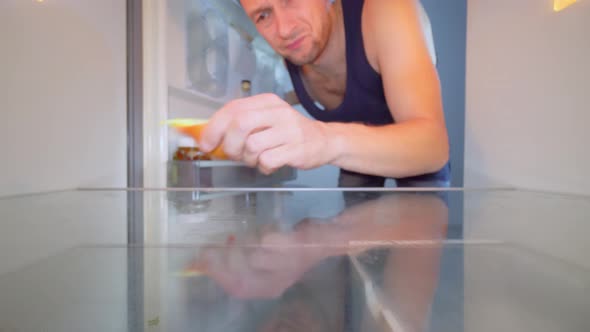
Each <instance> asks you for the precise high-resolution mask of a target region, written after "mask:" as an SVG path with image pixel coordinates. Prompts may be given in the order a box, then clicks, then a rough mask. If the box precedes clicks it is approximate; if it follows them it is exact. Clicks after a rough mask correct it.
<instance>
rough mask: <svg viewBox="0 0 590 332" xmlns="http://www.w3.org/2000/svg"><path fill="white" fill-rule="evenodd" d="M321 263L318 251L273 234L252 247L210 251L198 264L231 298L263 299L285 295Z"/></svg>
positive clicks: (209, 249)
mask: <svg viewBox="0 0 590 332" xmlns="http://www.w3.org/2000/svg"><path fill="white" fill-rule="evenodd" d="M319 260H321V256H320V255H318V252H317V250H316V249H313V248H306V247H303V246H300V245H298V240H297V239H296V238H295V237H293V236H290V235H285V234H279V233H269V234H267V235H264V236H263V237H262V240H261V241H259V242H258V243H251V244H250V245H233V246H232V245H229V246H224V247H210V248H206V249H204V250H203V252H202V254H201V255H200V257H199V258H198V259H197V261H196V263H195V264H197V265H198V266H200V267H202V268H203V269H204V270H205V271H206V274H207V275H208V276H209V277H211V278H212V279H214V280H215V281H216V282H217V283H218V284H219V285H220V286H221V287H222V288H223V289H224V290H225V291H226V292H227V293H228V294H229V295H231V296H234V297H236V298H240V299H263V298H276V297H279V296H281V295H282V294H283V292H284V291H285V290H286V289H288V288H289V287H290V286H292V285H293V284H294V283H296V282H297V281H298V280H299V279H300V278H301V277H302V276H303V274H305V272H306V271H308V270H309V269H310V268H311V267H313V265H314V264H315V263H316V262H318V261H319Z"/></svg>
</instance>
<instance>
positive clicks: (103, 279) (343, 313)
mask: <svg viewBox="0 0 590 332" xmlns="http://www.w3.org/2000/svg"><path fill="white" fill-rule="evenodd" d="M185 192H188V193H198V194H201V193H208V192H209V193H215V195H214V196H208V197H207V196H205V195H202V196H196V197H194V198H193V201H191V202H188V203H191V204H200V205H199V208H198V209H193V210H191V209H181V208H179V207H181V206H182V205H183V204H185V203H186V202H183V201H181V200H178V199H177V198H178V197H177V196H175V195H170V194H171V193H175V192H173V191H172V192H171V191H158V190H145V191H144V190H137V191H130V192H127V191H124V190H118V191H117V190H113V191H110V190H104V191H93V190H88V191H72V192H67V193H58V194H55V195H52V194H50V195H45V196H31V197H19V198H12V199H7V200H0V217H1V218H0V220H2V221H3V223H4V225H12V226H11V227H5V228H4V229H3V232H2V234H1V235H2V236H4V238H3V241H0V248H2V249H3V250H2V252H0V254H5V253H10V252H12V255H16V253H18V252H21V251H23V250H27V249H30V248H31V247H33V246H34V244H35V243H36V241H39V239H40V238H45V237H46V234H51V235H52V236H53V237H55V241H60V240H62V239H60V238H59V236H57V235H56V233H48V230H49V229H51V228H53V227H58V226H59V227H58V228H59V229H60V230H62V231H60V232H59V233H61V234H62V235H61V236H62V237H63V238H64V239H65V238H68V237H69V236H72V234H73V232H71V230H72V229H76V230H77V232H84V231H86V232H87V234H88V235H92V234H93V233H96V232H97V230H101V229H102V228H101V226H97V225H102V226H104V225H109V224H110V225H117V224H120V225H121V226H123V225H125V221H126V218H125V213H124V212H125V211H124V210H125V208H124V207H127V204H128V202H134V201H137V199H135V198H133V199H130V200H129V201H128V198H129V197H133V196H138V198H139V200H140V201H141V200H143V201H145V202H159V203H160V204H159V206H160V207H161V208H163V209H165V210H166V211H167V213H166V214H163V216H162V217H160V218H147V216H146V219H145V220H137V221H136V222H137V223H138V224H141V226H142V227H144V228H145V229H146V233H149V236H146V239H147V240H146V241H145V242H144V243H141V244H140V245H134V246H127V245H126V244H125V243H123V241H120V243H116V242H115V243H113V242H111V243H110V244H109V243H106V244H105V242H103V241H102V240H101V239H97V238H95V237H83V236H82V237H81V238H82V239H84V241H82V242H76V243H72V244H71V245H70V247H69V248H62V249H61V250H59V251H57V252H53V253H52V254H51V255H50V256H44V257H42V258H41V259H37V260H35V261H29V262H28V263H27V264H24V265H22V264H21V265H20V267H18V268H15V269H12V270H11V271H8V272H6V273H3V274H0V294H2V296H0V329H17V330H18V329H20V330H23V331H71V330H75V331H79V330H84V331H107V330H108V331H141V330H147V331H152V330H159V331H204V332H208V331H240V332H241V331H244V332H246V331H276V330H277V329H279V330H280V328H281V327H282V326H290V327H291V328H292V329H293V330H294V331H363V332H364V331H396V332H399V331H402V332H403V331H412V332H413V331H442V332H446V331H453V332H455V331H495V330H497V328H498V324H499V323H498V322H501V328H502V331H508V332H512V331H515V332H516V331H519V332H520V331H525V332H527V331H535V332H545V331H547V332H549V331H557V330H559V331H580V332H582V331H583V332H587V331H589V330H590V328H589V327H590V319H589V317H588V315H587V308H588V307H590V266H589V265H588V260H587V253H588V252H589V248H588V245H589V244H588V241H587V234H588V233H589V232H590V229H589V228H590V224H589V223H588V219H587V217H588V215H590V198H588V197H581V196H563V195H557V194H546V193H534V192H525V191H517V190H476V191H431V192H428V191H425V192H401V191H395V190H391V191H388V192H377V191H370V190H364V191H342V190H337V189H331V190H288V189H287V190H286V189H282V190H279V189H273V190H271V189H270V188H268V190H251V189H248V190H246V189H245V190H237V189H234V190H211V191H210V190H199V191H197V190H192V191H185ZM453 199H462V200H464V203H465V204H464V207H465V209H464V211H461V213H462V216H463V217H464V225H463V226H464V228H465V232H464V238H463V239H452V240H449V239H448V230H449V226H450V225H451V220H449V218H450V216H451V215H453V213H451V212H453V211H451V210H452V206H451V205H448V204H447V203H448V201H450V200H453ZM122 207H123V209H121V208H122ZM71 211H77V212H75V213H70V212H71ZM146 220H147V221H146ZM101 222H102V223H101ZM60 225H61V226H60ZM17 226H18V227H17ZM125 226H126V225H125ZM505 231H506V232H505ZM39 232H40V233H39ZM9 240H11V241H12V243H13V244H14V245H16V244H21V247H20V248H19V247H2V246H3V245H5V243H6V242H7V241H9ZM112 241H115V240H112ZM7 257H10V256H7ZM0 263H3V261H2V260H0ZM142 326H143V327H144V329H141V327H142Z"/></svg>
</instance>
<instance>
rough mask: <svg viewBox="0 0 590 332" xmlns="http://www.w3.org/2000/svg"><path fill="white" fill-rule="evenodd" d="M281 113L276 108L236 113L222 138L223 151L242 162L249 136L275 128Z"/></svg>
mask: <svg viewBox="0 0 590 332" xmlns="http://www.w3.org/2000/svg"><path fill="white" fill-rule="evenodd" d="M281 113H282V112H281V109H280V108H277V107H270V108H262V109H252V110H244V111H239V112H236V113H235V115H234V117H233V120H232V122H231V124H230V126H229V128H228V129H227V131H226V133H225V136H224V138H223V145H224V151H225V152H226V153H227V154H228V155H229V156H230V157H232V158H233V159H236V160H242V159H243V154H244V150H245V148H246V141H247V140H248V138H249V137H250V135H252V134H254V133H257V132H261V131H265V130H267V129H270V128H272V127H275V126H276V125H277V124H278V123H279V122H280V117H281Z"/></svg>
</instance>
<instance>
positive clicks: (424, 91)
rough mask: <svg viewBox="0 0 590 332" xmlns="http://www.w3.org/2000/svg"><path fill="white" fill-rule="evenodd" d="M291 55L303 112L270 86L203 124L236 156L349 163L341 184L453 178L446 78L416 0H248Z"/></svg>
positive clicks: (209, 142) (207, 145)
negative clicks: (442, 87) (444, 101)
mask: <svg viewBox="0 0 590 332" xmlns="http://www.w3.org/2000/svg"><path fill="white" fill-rule="evenodd" d="M241 4H242V6H243V8H244V11H245V12H246V14H247V15H248V16H249V17H250V19H251V20H252V21H253V22H254V24H255V25H256V28H257V30H258V32H259V33H260V34H261V35H262V36H263V37H264V38H265V39H266V41H267V42H268V43H269V44H270V46H272V47H273V49H274V50H275V51H276V52H277V53H278V54H280V55H281V56H282V57H284V59H285V63H286V65H287V69H288V70H289V74H290V76H291V80H292V82H293V86H294V88H295V93H296V95H297V98H298V100H299V101H300V102H301V104H302V105H303V106H304V107H305V109H306V110H307V111H308V112H309V113H310V115H311V116H313V117H314V118H315V120H312V119H309V118H306V117H305V116H303V115H301V114H300V113H299V112H297V111H296V110H294V109H293V108H292V107H291V106H290V105H289V104H288V103H287V102H285V101H284V100H282V99H280V98H279V97H277V96H275V95H272V94H264V95H258V96H254V97H249V98H244V99H239V100H235V101H232V102H230V103H228V104H227V105H226V106H225V107H223V108H222V109H221V110H219V111H218V112H217V113H216V114H215V115H214V116H213V117H212V118H211V120H210V122H209V125H208V126H207V128H206V129H205V131H204V132H203V136H202V139H201V141H200V147H201V149H202V150H203V151H205V152H209V151H211V150H212V149H214V148H215V147H217V146H219V145H220V144H222V146H223V149H224V151H225V152H226V154H227V155H229V156H230V157H231V158H232V159H234V160H239V161H243V162H245V163H246V164H248V165H250V166H253V167H258V168H259V169H260V170H261V171H262V172H264V173H272V172H273V171H275V170H276V169H278V168H280V167H283V166H287V165H288V166H291V167H295V168H298V169H311V168H315V167H319V166H322V165H326V164H332V165H335V166H338V167H340V168H341V169H342V172H341V179H340V184H341V185H343V186H383V183H384V181H385V178H394V179H396V180H397V183H398V186H448V182H449V176H450V172H449V166H448V158H449V143H448V137H447V131H446V126H445V120H444V115H443V110H442V101H441V99H442V98H441V92H440V85H439V80H438V76H437V72H436V69H435V67H434V65H433V63H432V60H431V58H430V55H429V52H428V48H427V45H426V42H425V39H424V36H423V32H422V29H421V26H420V19H419V11H418V8H419V4H418V3H417V1H416V0H335V1H333V0H332V1H330V0H241Z"/></svg>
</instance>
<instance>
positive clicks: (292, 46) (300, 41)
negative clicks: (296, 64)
mask: <svg viewBox="0 0 590 332" xmlns="http://www.w3.org/2000/svg"><path fill="white" fill-rule="evenodd" d="M304 39H305V36H304V37H299V38H297V39H296V40H295V41H294V42H292V43H290V44H288V45H287V49H288V50H289V51H295V50H296V49H298V48H299V47H301V44H303V40H304Z"/></svg>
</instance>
